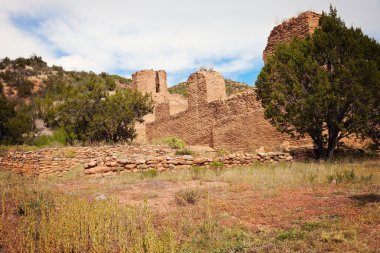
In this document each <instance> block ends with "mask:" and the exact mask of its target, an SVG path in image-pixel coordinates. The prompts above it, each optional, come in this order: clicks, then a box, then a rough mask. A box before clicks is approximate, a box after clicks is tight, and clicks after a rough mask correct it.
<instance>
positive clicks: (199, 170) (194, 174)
mask: <svg viewBox="0 0 380 253" xmlns="http://www.w3.org/2000/svg"><path fill="white" fill-rule="evenodd" d="M205 173H206V168H204V167H200V166H194V167H192V168H191V169H190V174H191V178H192V179H194V180H198V179H201V177H202V176H203V175H204V174H205Z"/></svg>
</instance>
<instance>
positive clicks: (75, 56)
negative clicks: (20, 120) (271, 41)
mask: <svg viewBox="0 0 380 253" xmlns="http://www.w3.org/2000/svg"><path fill="white" fill-rule="evenodd" d="M330 3H332V4H333V5H335V6H336V7H337V9H338V14H339V15H340V16H341V17H342V18H343V20H344V21H345V22H346V24H347V25H354V26H356V27H361V28H362V30H363V31H364V33H366V34H368V35H369V36H370V37H374V38H375V39H376V40H377V41H380V25H379V24H380V14H379V13H380V0H361V1H357V0H337V1H334V0H329V1H325V0H302V1H301V0H292V1H290V0H288V1H283V0H265V1H263V0H260V1H256V0H0V31H1V37H0V58H4V57H6V56H8V57H10V58H15V57H19V56H22V57H29V56H30V55H32V54H37V55H40V56H42V57H43V59H44V60H45V61H47V62H48V64H49V65H52V64H55V65H61V66H63V67H64V68H65V69H70V70H91V71H94V72H101V71H106V72H108V73H112V74H119V75H123V76H127V77H128V76H130V75H131V73H133V72H134V71H136V70H140V69H152V68H153V69H164V70H166V71H167V72H168V81H169V84H170V85H173V84H176V83H177V82H180V81H183V80H186V79H187V77H188V75H189V74H190V73H192V72H193V71H194V70H196V69H198V68H199V67H201V66H204V67H213V68H214V69H215V70H217V71H220V72H222V73H223V75H224V76H225V77H227V78H232V79H235V80H238V81H242V82H246V83H248V84H253V83H254V80H255V79H256V76H257V74H258V72H260V70H261V68H262V66H263V62H262V51H263V49H264V48H265V45H266V41H267V37H268V35H269V33H270V31H271V29H272V28H273V27H274V26H275V25H277V24H279V23H280V22H281V21H282V20H283V19H285V18H288V17H291V16H295V15H297V14H298V13H300V12H301V11H304V10H314V11H316V12H321V11H323V10H324V11H328V9H329V4H330Z"/></svg>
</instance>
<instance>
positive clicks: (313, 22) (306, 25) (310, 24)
mask: <svg viewBox="0 0 380 253" xmlns="http://www.w3.org/2000/svg"><path fill="white" fill-rule="evenodd" d="M320 17H321V15H320V14H318V13H315V12H312V11H306V12H303V13H301V14H300V15H299V16H297V17H294V18H291V19H289V20H287V21H285V22H283V23H282V24H280V25H278V26H276V27H275V28H273V30H272V31H271V33H270V35H269V37H268V43H267V46H266V48H265V50H264V53H263V59H264V61H266V60H267V58H268V56H269V55H270V54H272V53H273V52H274V51H275V49H276V46H277V45H278V44H280V43H288V42H291V41H292V40H293V38H300V39H303V38H305V37H306V36H307V35H309V34H311V33H313V32H314V30H315V28H317V27H318V23H319V19H320Z"/></svg>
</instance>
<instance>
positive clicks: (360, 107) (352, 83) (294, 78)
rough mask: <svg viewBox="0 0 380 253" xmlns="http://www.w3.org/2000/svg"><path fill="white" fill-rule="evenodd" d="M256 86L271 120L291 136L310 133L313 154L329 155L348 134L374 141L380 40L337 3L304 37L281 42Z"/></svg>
mask: <svg viewBox="0 0 380 253" xmlns="http://www.w3.org/2000/svg"><path fill="white" fill-rule="evenodd" d="M256 86H257V88H258V97H259V99H260V100H261V103H262V105H263V107H264V109H265V116H266V117H267V118H268V119H269V120H270V122H271V123H272V124H273V125H274V126H276V128H277V129H278V130H279V131H281V132H284V133H288V134H290V135H292V136H301V137H302V136H306V135H308V136H310V137H311V139H312V140H313V142H314V146H315V154H316V157H317V158H330V157H331V156H332V154H333V151H334V150H335V148H336V147H337V144H338V142H339V141H340V140H341V139H342V138H344V137H347V136H352V135H357V136H361V137H365V136H370V137H371V138H373V139H374V140H375V142H376V141H377V143H378V140H379V129H380V45H379V43H378V42H377V41H376V40H374V39H371V38H369V37H368V36H366V35H364V34H363V32H362V31H361V29H359V28H353V27H350V28H348V27H346V25H345V23H344V22H343V21H342V20H341V19H340V18H339V17H338V15H337V11H336V9H335V8H332V7H330V13H329V14H326V13H323V14H322V16H321V18H320V20H319V27H318V28H317V29H316V30H315V31H314V33H313V34H312V35H309V36H308V37H307V38H306V39H304V40H298V39H295V40H294V41H293V42H291V43H290V44H281V45H279V46H278V47H277V49H276V51H275V53H274V55H273V56H271V57H269V59H268V61H267V63H266V65H265V66H264V68H263V70H262V71H261V73H260V75H259V77H258V79H257V81H256Z"/></svg>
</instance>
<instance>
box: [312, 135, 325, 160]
mask: <svg viewBox="0 0 380 253" xmlns="http://www.w3.org/2000/svg"><path fill="white" fill-rule="evenodd" d="M314 146H315V149H314V155H315V157H316V158H317V159H318V160H319V159H321V158H324V153H325V150H324V147H323V140H322V139H319V138H318V139H314Z"/></svg>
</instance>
